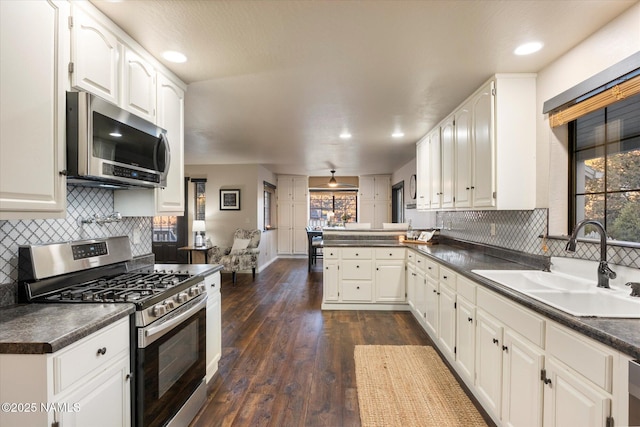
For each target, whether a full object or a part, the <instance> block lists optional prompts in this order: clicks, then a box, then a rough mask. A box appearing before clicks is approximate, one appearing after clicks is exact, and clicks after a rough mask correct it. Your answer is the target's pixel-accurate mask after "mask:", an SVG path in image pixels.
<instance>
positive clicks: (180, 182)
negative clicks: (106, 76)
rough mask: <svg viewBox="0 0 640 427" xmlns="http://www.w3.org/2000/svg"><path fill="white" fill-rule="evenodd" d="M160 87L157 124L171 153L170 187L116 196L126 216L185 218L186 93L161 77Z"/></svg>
mask: <svg viewBox="0 0 640 427" xmlns="http://www.w3.org/2000/svg"><path fill="white" fill-rule="evenodd" d="M157 83H158V84H157V97H155V98H156V99H157V124H158V126H160V127H161V128H163V129H165V130H166V131H167V139H168V140H169V148H170V150H171V162H170V164H169V172H168V174H167V186H166V187H164V188H154V189H132V190H126V191H116V192H114V209H115V210H116V211H117V212H120V213H121V214H122V215H123V216H156V215H176V216H182V215H184V91H183V90H182V88H181V87H180V86H179V85H178V84H177V83H175V82H173V81H172V80H171V79H169V78H168V77H166V76H165V75H163V74H160V73H158V75H157Z"/></svg>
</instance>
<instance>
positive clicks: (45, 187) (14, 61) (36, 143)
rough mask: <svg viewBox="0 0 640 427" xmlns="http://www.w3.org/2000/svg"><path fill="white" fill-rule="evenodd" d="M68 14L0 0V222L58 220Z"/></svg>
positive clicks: (62, 202) (45, 5)
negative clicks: (40, 219)
mask: <svg viewBox="0 0 640 427" xmlns="http://www.w3.org/2000/svg"><path fill="white" fill-rule="evenodd" d="M68 14H69V11H68V4H67V3H66V2H60V3H57V2H56V3H52V2H15V1H0V23H1V25H0V31H1V35H0V52H2V60H1V61H0V80H1V81H2V96H1V97H0V102H1V104H0V220H4V219H27V218H63V217H64V215H65V209H66V191H67V190H66V178H65V177H64V176H63V175H61V174H60V172H61V171H63V170H64V165H65V164H66V155H65V146H66V140H65V95H64V94H65V90H66V89H67V87H66V83H65V82H66V78H67V68H66V67H67V61H68V58H69V44H68V43H69V38H68V32H67V28H68V27H67V17H68Z"/></svg>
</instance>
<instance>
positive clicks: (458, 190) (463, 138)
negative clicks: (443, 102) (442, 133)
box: [454, 104, 472, 208]
mask: <svg viewBox="0 0 640 427" xmlns="http://www.w3.org/2000/svg"><path fill="white" fill-rule="evenodd" d="M455 121H456V122H455V138H454V139H455V185H454V188H455V190H454V197H455V207H457V208H458V207H459V208H466V207H469V206H471V187H472V185H471V172H470V170H471V109H470V106H469V104H465V105H464V106H462V108H460V109H459V110H458V111H456V113H455Z"/></svg>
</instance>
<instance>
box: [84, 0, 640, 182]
mask: <svg viewBox="0 0 640 427" xmlns="http://www.w3.org/2000/svg"><path fill="white" fill-rule="evenodd" d="M91 2H92V3H93V4H94V5H95V6H96V7H97V8H98V9H100V10H101V11H102V12H103V13H105V14H106V15H107V16H108V17H110V18H111V19H112V20H113V21H114V22H115V23H116V24H118V25H119V26H120V27H121V28H123V29H124V30H125V31H126V32H127V33H128V34H129V35H131V36H132V37H133V38H134V39H136V40H137V41H138V42H139V43H140V44H141V45H142V46H143V47H144V48H145V49H147V50H148V51H149V52H151V54H152V55H154V56H155V57H156V58H158V59H159V60H160V61H161V62H162V63H163V64H164V65H166V66H167V68H169V69H170V70H171V71H173V72H174V73H175V74H176V75H177V76H179V77H180V78H181V79H183V80H184V81H185V82H186V83H188V84H189V86H188V91H187V94H186V99H185V163H186V164H262V165H264V166H265V167H266V168H267V169H269V170H271V171H272V172H274V173H286V174H303V175H311V176H314V175H327V176H328V175H329V170H330V169H336V170H337V175H360V174H375V173H391V172H393V171H395V170H397V169H398V168H400V167H402V166H403V165H405V164H406V163H407V162H409V161H410V160H412V159H413V158H414V157H415V143H416V141H418V140H419V139H420V138H421V137H422V136H423V135H424V134H425V133H426V132H427V131H429V130H430V129H431V128H432V127H433V126H434V125H436V124H437V123H438V122H439V121H440V120H442V119H443V118H444V117H445V116H446V115H447V114H448V113H449V112H451V111H452V110H453V109H454V108H455V107H456V106H457V105H458V104H460V103H461V102H462V101H463V100H464V99H465V98H466V97H467V96H468V95H470V94H471V93H472V92H473V91H474V90H475V89H476V88H478V87H479V86H480V85H481V84H482V83H483V82H484V81H486V80H487V79H488V78H489V77H490V76H491V75H492V74H494V73H496V72H537V71H539V70H541V69H542V68H544V67H545V66H546V65H547V64H549V63H550V62H552V61H554V60H555V59H556V58H558V57H559V56H561V55H563V54H564V53H565V52H567V51H568V50H570V49H571V48H572V47H574V46H575V45H576V44H578V43H580V42H581V41H582V40H584V39H585V38H587V37H588V36H589V35H590V34H591V33H593V32H594V31H595V30H597V29H599V28H600V27H602V26H603V25H605V24H606V23H608V22H609V21H611V20H612V19H613V18H615V17H616V16H618V15H619V14H621V13H622V12H624V11H625V10H626V9H628V8H629V7H630V6H632V5H633V4H635V3H637V0H604V1H598V0H587V1H564V0H561V1H546V0H539V1H518V0H509V1H498V0H491V1H489V0H475V1H462V0H448V1H198V0H179V1H168V0H137V1H131V0H129V1H127V0H124V1H117V0H110V1H106V0H92V1H91ZM532 40H538V41H541V42H542V43H544V48H543V49H542V50H541V51H539V52H537V53H535V54H533V55H530V56H516V55H514V54H513V50H514V49H515V48H516V47H517V46H518V45H519V44H521V43H523V42H528V41H532ZM165 50H178V51H181V52H183V53H185V54H186V55H187V57H188V61H187V62H186V63H184V64H172V63H169V62H167V61H166V60H164V59H162V57H161V53H162V52H163V51H165ZM343 131H348V132H349V133H351V135H352V137H351V139H348V140H343V139H340V137H339V134H340V133H341V132H343ZM394 131H402V132H404V136H403V137H401V138H392V137H391V133H392V132H394Z"/></svg>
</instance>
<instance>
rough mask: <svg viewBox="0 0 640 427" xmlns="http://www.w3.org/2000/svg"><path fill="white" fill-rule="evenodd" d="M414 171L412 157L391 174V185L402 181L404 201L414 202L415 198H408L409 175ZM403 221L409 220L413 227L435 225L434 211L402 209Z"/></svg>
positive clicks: (414, 165)
mask: <svg viewBox="0 0 640 427" xmlns="http://www.w3.org/2000/svg"><path fill="white" fill-rule="evenodd" d="M415 173H416V159H415V158H414V159H413V160H411V161H410V162H409V163H407V164H405V165H404V166H402V167H401V168H400V169H398V170H397V171H395V172H394V173H393V174H391V185H396V184H397V183H399V182H400V181H404V203H405V205H406V204H407V203H414V204H415V202H416V199H412V198H410V194H409V193H410V191H409V181H410V180H411V175H414V174H415ZM404 216H405V221H406V222H409V220H411V225H412V226H413V227H414V228H430V227H435V225H436V213H435V212H420V211H418V210H417V209H405V211H404Z"/></svg>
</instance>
